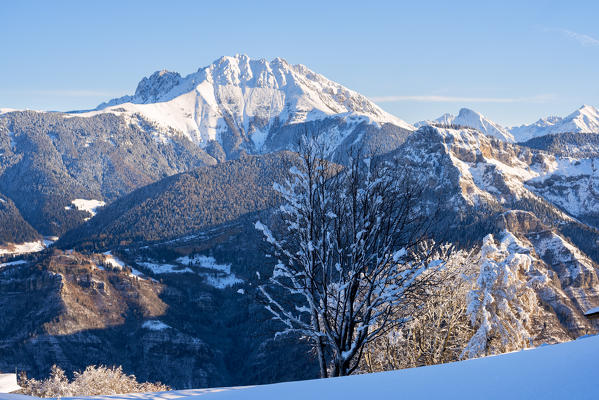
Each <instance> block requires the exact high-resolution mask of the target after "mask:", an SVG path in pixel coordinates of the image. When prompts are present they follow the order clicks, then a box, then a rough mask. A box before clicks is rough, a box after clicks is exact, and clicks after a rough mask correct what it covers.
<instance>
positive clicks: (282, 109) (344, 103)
mask: <svg viewBox="0 0 599 400" xmlns="http://www.w3.org/2000/svg"><path fill="white" fill-rule="evenodd" d="M98 112H113V113H128V114H134V113H138V114H141V115H142V116H143V117H144V118H146V119H148V120H150V121H153V122H155V123H157V124H158V125H161V126H164V127H167V128H173V129H174V130H176V131H179V132H182V133H183V134H185V135H187V136H188V137H189V138H190V139H191V140H192V141H194V142H195V143H197V144H199V145H201V146H204V145H206V144H207V143H208V142H210V141H212V140H216V141H221V137H222V135H223V133H224V132H226V131H235V132H236V133H235V135H236V137H239V138H240V139H241V140H244V139H248V140H249V142H252V143H253V145H254V147H255V148H256V149H257V150H259V148H260V147H261V146H262V145H263V144H264V141H265V139H266V137H267V136H268V134H269V132H270V131H272V130H273V128H276V129H278V128H280V127H282V126H286V125H291V124H297V123H303V122H309V121H316V120H323V119H326V118H328V117H331V116H348V115H350V116H359V117H362V118H363V119H365V120H367V121H369V123H371V124H381V123H389V124H393V125H395V126H397V127H400V128H403V129H408V130H413V129H414V128H413V127H412V126H411V125H410V124H408V123H406V122H404V121H402V120H401V119H399V118H396V117H394V116H393V115H391V114H389V113H387V112H385V111H383V110H382V109H381V108H380V107H378V106H377V105H376V104H374V103H373V102H371V101H370V100H368V99H367V98H366V97H365V96H362V95H361V94H359V93H357V92H354V91H352V90H350V89H347V88H345V87H343V86H341V85H339V84H337V83H335V82H333V81H331V80H329V79H327V78H325V77H324V76H322V75H320V74H317V73H315V72H313V71H311V70H310V69H308V68H307V67H305V66H303V65H299V64H298V65H291V64H289V63H288V62H287V61H285V60H283V59H281V58H275V59H273V60H272V61H268V60H265V59H251V58H249V57H248V56H247V55H236V56H234V57H222V58H220V59H218V60H216V61H215V62H214V63H212V64H211V65H209V66H207V67H203V68H200V69H199V70H198V71H197V72H194V73H192V74H189V75H187V76H185V77H182V76H181V75H179V74H178V73H176V72H169V71H158V72H155V73H154V74H152V75H151V76H150V77H147V78H144V79H142V81H141V82H140V83H139V85H138V86H137V90H136V91H135V94H134V95H129V96H124V97H121V98H118V99H113V100H110V101H108V102H106V103H103V104H101V105H100V106H98V108H97V109H96V111H93V112H91V113H86V114H89V115H92V114H97V113H98ZM86 114H82V115H83V116H85V115H86Z"/></svg>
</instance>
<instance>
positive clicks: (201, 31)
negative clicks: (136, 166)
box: [0, 0, 599, 126]
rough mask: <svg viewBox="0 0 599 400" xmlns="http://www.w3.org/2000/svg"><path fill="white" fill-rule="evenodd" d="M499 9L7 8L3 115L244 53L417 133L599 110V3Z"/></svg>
mask: <svg viewBox="0 0 599 400" xmlns="http://www.w3.org/2000/svg"><path fill="white" fill-rule="evenodd" d="M416 3H418V4H416ZM486 3H491V2H482V1H476V2H458V1H451V2H450V1H439V2H425V1H421V2H415V1H411V2H409V3H403V2H399V1H389V2H386V1H374V0H371V1H363V0H362V1H356V2H354V1H349V0H346V1H340V2H335V1H323V0H320V1H307V0H303V1H272V2H270V1H262V2H261V1H239V2H237V1H226V2H214V1H212V2H207V1H174V0H173V1H152V0H146V1H139V2H136V1H126V0H121V1H101V2H100V1H98V2H87V1H73V2H70V1H56V2H47V1H38V2H34V1H26V0H23V1H11V2H3V3H2V7H1V8H0V17H1V20H2V23H1V24H0V46H1V47H0V48H1V54H2V56H1V61H0V107H12V108H32V109H43V110H71V109H84V108H91V107H95V106H96V105H97V104H99V103H100V102H102V101H104V100H107V99H109V98H112V97H117V96H120V95H123V94H126V93H132V92H134V90H135V87H136V85H137V82H138V81H139V80H140V79H141V78H142V77H143V76H146V75H149V74H151V73H152V72H153V71H155V70H159V69H163V68H166V69H169V70H174V71H178V72H180V73H181V74H183V75H186V74H188V73H191V72H193V71H195V70H197V69H198V68H199V67H202V66H205V65H208V64H210V63H211V62H212V61H213V60H215V59H217V58H218V57H220V56H222V55H234V54H237V53H245V54H248V55H250V56H251V57H255V58H268V59H271V58H274V57H283V58H285V59H287V60H288V61H289V62H291V63H301V64H305V65H307V66H308V67H310V68H311V69H313V70H314V71H316V72H319V73H321V74H323V75H325V76H327V77H328V78H330V79H332V80H334V81H337V82H339V83H341V84H343V85H345V86H347V87H349V88H351V89H354V90H356V91H358V92H360V93H362V94H364V95H366V96H368V97H370V98H371V99H373V100H375V101H376V102H377V103H378V104H379V105H380V106H382V107H383V108H384V109H386V110H387V111H389V112H391V113H393V114H395V115H397V116H398V117H400V118H402V119H404V120H406V121H408V122H415V121H418V120H421V119H425V118H433V117H437V116H439V115H440V114H442V113H444V112H452V113H456V112H457V111H458V110H459V108H460V107H462V106H465V107H470V108H473V109H475V110H477V111H480V112H482V113H483V114H485V115H487V116H488V117H489V118H491V119H493V120H495V121H497V122H499V123H501V124H504V125H507V126H511V125H516V124H521V123H529V122H533V121H535V120H536V119H538V118H539V117H541V116H546V115H550V114H557V115H566V114H568V113H570V112H571V111H573V110H574V109H576V108H577V107H579V106H580V105H582V104H592V105H595V106H599V23H597V15H599V2H597V1H578V2H576V3H575V4H574V3H572V4H568V3H569V2H566V1H556V2H550V1H543V2H533V1H529V2H523V1H517V2H510V1H497V2H493V4H486ZM522 3H526V4H522Z"/></svg>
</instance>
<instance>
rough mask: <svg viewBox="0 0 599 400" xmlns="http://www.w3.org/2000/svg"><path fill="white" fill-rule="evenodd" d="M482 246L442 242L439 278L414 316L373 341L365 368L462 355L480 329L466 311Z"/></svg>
mask: <svg viewBox="0 0 599 400" xmlns="http://www.w3.org/2000/svg"><path fill="white" fill-rule="evenodd" d="M478 257H479V255H478V253H477V252H476V251H474V250H470V251H465V250H456V249H454V248H452V247H451V246H449V245H442V246H440V249H439V250H438V251H437V252H436V254H435V256H434V257H433V259H434V260H436V262H437V263H440V264H439V265H440V266H441V267H440V268H439V269H438V270H435V271H434V273H435V278H434V279H435V281H436V282H437V284H435V285H433V286H432V287H430V290H428V291H427V295H426V297H425V298H424V299H423V301H422V302H419V303H418V304H416V305H415V307H414V309H413V310H410V311H409V313H408V315H405V317H406V318H409V321H408V322H407V323H406V324H405V325H404V326H401V327H400V328H399V329H393V330H391V331H390V332H388V333H387V334H386V335H384V336H382V337H380V338H379V339H378V340H376V341H374V342H373V343H371V344H370V345H369V346H368V348H367V349H366V352H365V355H364V358H363V362H362V366H361V367H360V369H361V370H363V371H366V372H379V371H389V370H395V369H402V368H413V367H420V366H423V365H435V364H442V363H447V362H451V361H458V360H459V359H460V356H461V354H462V351H463V349H464V348H465V347H466V345H467V343H468V341H469V340H470V337H471V336H472V334H473V333H474V330H473V328H472V327H471V326H470V321H469V318H468V315H467V314H466V308H467V302H466V296H467V294H468V292H469V290H471V289H472V287H473V282H472V281H473V280H474V274H475V268H476V263H477V259H478Z"/></svg>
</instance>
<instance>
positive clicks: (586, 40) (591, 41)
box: [559, 29, 599, 47]
mask: <svg viewBox="0 0 599 400" xmlns="http://www.w3.org/2000/svg"><path fill="white" fill-rule="evenodd" d="M559 32H561V33H562V34H564V35H566V36H567V37H569V38H571V39H574V40H576V41H577V42H578V43H580V44H581V45H583V46H585V47H592V46H599V39H595V38H594V37H592V36H589V35H585V34H584V33H578V32H573V31H569V30H567V29H559Z"/></svg>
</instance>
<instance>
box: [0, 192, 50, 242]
mask: <svg viewBox="0 0 599 400" xmlns="http://www.w3.org/2000/svg"><path fill="white" fill-rule="evenodd" d="M0 221H1V223H0V246H1V245H6V244H8V243H24V242H32V241H34V240H39V239H40V238H41V237H40V235H39V233H37V232H36V231H35V229H33V228H32V227H31V225H29V224H28V223H27V222H26V221H25V220H24V219H23V217H22V216H21V213H20V212H19V210H18V209H17V207H15V205H14V203H13V202H12V200H10V199H9V198H8V197H6V196H3V195H2V194H0Z"/></svg>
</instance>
